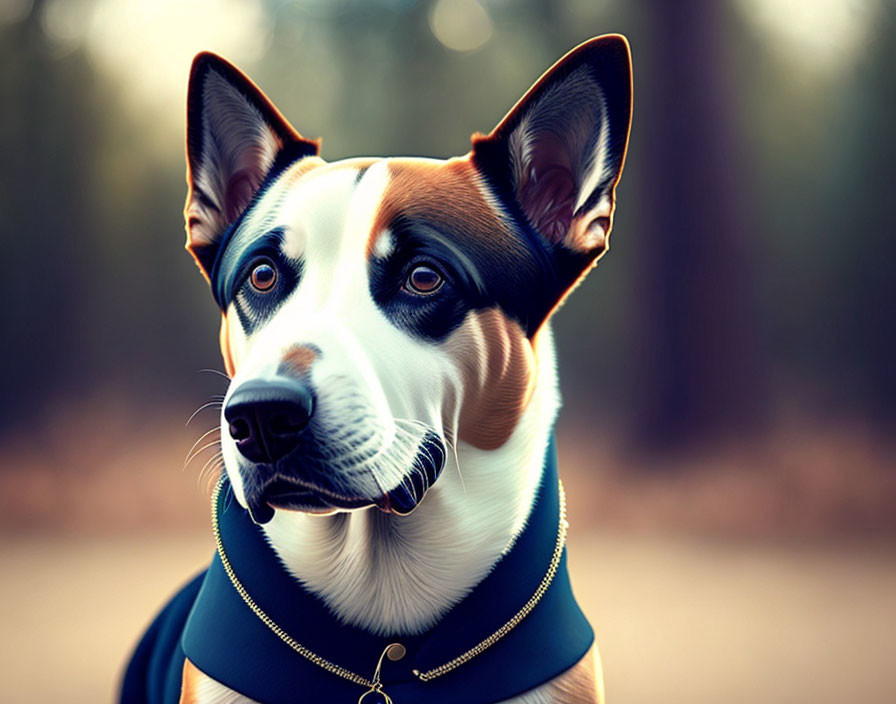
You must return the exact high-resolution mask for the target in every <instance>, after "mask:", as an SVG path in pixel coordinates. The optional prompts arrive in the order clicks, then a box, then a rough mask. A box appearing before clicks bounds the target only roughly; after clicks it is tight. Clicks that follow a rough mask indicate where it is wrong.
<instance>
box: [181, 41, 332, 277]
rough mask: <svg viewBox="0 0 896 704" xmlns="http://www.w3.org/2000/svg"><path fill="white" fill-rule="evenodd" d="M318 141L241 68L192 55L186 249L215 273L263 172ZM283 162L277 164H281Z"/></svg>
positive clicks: (314, 149) (313, 148)
mask: <svg viewBox="0 0 896 704" xmlns="http://www.w3.org/2000/svg"><path fill="white" fill-rule="evenodd" d="M319 147H320V142H319V141H311V140H307V139H305V138H304V137H302V136H301V135H300V134H299V133H298V132H297V131H296V130H295V129H294V128H293V127H292V126H291V125H290V124H289V122H287V121H286V118H284V117H283V115H281V114H280V112H279V111H278V110H277V108H275V107H274V105H273V104H272V103H271V101H270V100H268V98H267V97H266V96H265V95H264V93H262V92H261V90H260V89H259V88H258V86H256V85H255V84H254V83H253V82H252V81H251V80H250V79H249V78H247V77H246V76H245V75H244V74H243V73H242V72H241V71H240V70H239V69H237V68H236V67H235V66H233V65H232V64H230V63H229V62H227V61H226V60H224V59H222V58H221V57H220V56H217V55H216V54H212V53H210V52H203V53H201V54H198V55H197V56H196V58H195V59H193V66H192V68H191V70H190V84H189V90H188V95H187V184H188V186H189V191H188V193H187V203H186V206H185V209H184V218H185V220H186V226H187V250H188V251H189V252H190V253H191V254H192V255H193V256H194V257H195V259H196V262H197V263H198V264H199V268H200V269H201V270H202V272H203V274H204V275H205V277H206V278H209V275H210V273H211V269H212V266H213V264H214V261H215V258H216V256H217V253H218V245H219V243H220V238H221V235H222V234H223V233H224V231H225V230H226V229H227V227H228V226H229V225H230V224H232V223H233V222H234V221H235V220H237V219H238V218H239V216H240V215H241V214H242V213H243V211H244V210H245V209H246V206H248V205H249V203H250V202H251V200H252V198H253V197H254V196H255V194H256V193H257V192H258V190H259V188H260V187H261V185H262V183H263V182H264V180H265V178H266V177H267V176H268V175H269V174H270V173H271V172H272V171H274V170H279V168H283V167H285V166H286V165H288V164H290V163H292V162H294V161H296V160H297V159H301V158H303V157H305V156H313V155H317V153H318V151H319ZM278 167H279V168H278Z"/></svg>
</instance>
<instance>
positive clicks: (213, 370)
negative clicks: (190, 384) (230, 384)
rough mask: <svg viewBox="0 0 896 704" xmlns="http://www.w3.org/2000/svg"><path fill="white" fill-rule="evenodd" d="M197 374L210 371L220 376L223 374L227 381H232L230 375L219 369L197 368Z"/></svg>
mask: <svg viewBox="0 0 896 704" xmlns="http://www.w3.org/2000/svg"><path fill="white" fill-rule="evenodd" d="M196 373H197V374H202V373H208V374H217V375H218V376H223V377H224V378H225V379H227V381H230V377H229V376H227V375H226V374H225V373H224V372H222V371H221V370H219V369H197V370H196Z"/></svg>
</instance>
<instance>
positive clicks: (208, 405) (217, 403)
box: [184, 396, 224, 428]
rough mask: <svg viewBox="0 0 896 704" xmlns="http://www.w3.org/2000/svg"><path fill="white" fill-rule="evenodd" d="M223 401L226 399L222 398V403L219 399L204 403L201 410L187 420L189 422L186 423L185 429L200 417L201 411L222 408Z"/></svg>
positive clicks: (198, 409)
mask: <svg viewBox="0 0 896 704" xmlns="http://www.w3.org/2000/svg"><path fill="white" fill-rule="evenodd" d="M223 400H224V397H223V396H222V397H221V400H220V401H219V400H217V399H212V400H211V401H208V402H207V403H203V404H202V405H201V406H200V407H199V408H197V409H196V410H195V411H193V415H191V416H190V417H189V418H188V419H187V422H186V423H184V427H185V428H186V427H187V426H188V425H189V424H190V421H192V420H193V419H194V418H195V417H196V416H197V415H199V413H200V412H201V411H204V410H205V409H206V408H213V407H215V408H220V407H221V405H222V401H223Z"/></svg>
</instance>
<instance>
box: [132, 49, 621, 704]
mask: <svg viewBox="0 0 896 704" xmlns="http://www.w3.org/2000/svg"><path fill="white" fill-rule="evenodd" d="M630 120H631V58H630V51H629V47H628V43H627V41H626V40H625V38H624V37H622V36H620V35H605V36H601V37H597V38H594V39H592V40H590V41H587V42H585V43H584V44H581V45H580V46H578V47H577V48H575V49H573V50H572V51H570V52H569V53H568V54H567V55H566V56H564V57H563V58H562V59H560V60H559V61H558V62H557V63H556V64H555V65H554V66H553V67H552V68H550V69H549V70H548V71H547V72H546V73H545V74H544V75H543V76H542V77H541V78H540V79H539V80H538V81H537V82H536V83H535V84H534V86H533V87H532V88H531V89H530V90H529V91H528V92H527V93H526V94H525V95H524V96H523V97H522V98H521V99H520V101H519V102H518V103H517V104H516V105H515V106H514V107H513V108H512V109H511V110H510V112H509V113H508V114H507V115H506V117H504V119H503V120H502V121H501V122H500V124H499V125H498V126H497V127H496V128H495V129H494V130H492V131H491V132H490V133H489V134H487V135H486V134H476V135H474V136H473V138H472V149H471V151H470V152H469V153H468V154H467V155H465V156H463V157H459V158H453V159H448V160H444V161H443V160H435V159H423V158H355V159H348V160H343V161H336V162H333V163H328V162H325V161H324V160H323V159H321V158H320V157H319V156H318V152H319V141H313V140H309V139H306V138H305V137H302V136H301V135H300V134H299V132H297V131H296V130H295V129H294V128H293V127H292V126H291V125H290V124H289V123H288V122H287V121H286V119H285V118H284V117H283V116H282V115H281V114H280V112H278V110H277V109H276V108H275V107H274V105H273V104H272V103H271V102H270V101H269V100H268V99H267V98H266V97H265V95H264V94H263V93H262V92H261V91H260V90H259V88H258V87H256V86H255V84H253V83H252V82H251V81H250V80H249V79H248V78H247V77H246V76H245V75H243V74H242V73H241V72H240V71H239V70H238V69H236V68H235V67H234V66H232V65H231V64H229V63H228V62H226V61H225V60H224V59H222V58H220V57H218V56H216V55H213V54H210V53H203V54H200V55H198V56H197V57H196V59H195V60H194V62H193V66H192V70H191V75H190V83H189V94H188V117H187V123H188V124H187V160H188V173H187V180H188V185H189V192H188V197H187V203H186V207H185V218H186V228H187V245H186V247H187V249H188V250H189V252H190V253H191V254H192V255H193V257H194V258H195V261H196V263H197V264H198V266H199V269H200V271H201V272H202V274H203V275H204V276H205V278H206V279H207V280H208V282H209V284H210V285H211V289H212V293H213V295H214V298H215V300H216V302H217V303H218V305H219V307H220V309H221V313H222V317H221V329H220V346H221V352H222V355H223V359H224V364H225V367H226V370H227V374H228V376H229V377H230V385H229V388H228V391H227V394H226V396H225V400H224V403H223V408H222V417H221V449H222V452H223V464H224V469H225V471H224V473H223V474H224V476H223V477H222V480H221V484H219V487H218V489H217V490H216V492H215V497H214V499H213V519H214V528H215V536H216V545H217V548H218V550H217V551H216V555H215V558H214V560H213V563H212V566H211V567H210V568H209V570H208V571H207V572H204V573H203V574H201V575H199V576H198V577H197V578H196V579H194V580H193V581H192V582H191V583H190V584H189V585H187V587H185V588H184V589H183V590H182V591H181V592H180V593H179V594H178V596H177V597H176V598H175V599H174V600H172V602H170V603H169V604H168V606H167V607H165V609H164V610H163V611H162V613H161V614H160V615H159V616H158V617H157V619H156V621H155V622H154V623H153V626H152V627H151V628H150V630H149V631H148V632H147V634H146V635H145V636H144V638H143V640H142V641H141V643H140V645H139V646H138V648H137V651H136V653H135V655H134V657H133V658H132V660H131V662H130V665H129V666H128V669H127V672H126V675H125V678H124V684H123V689H122V701H123V702H144V701H145V702H166V703H168V702H173V701H180V702H182V703H183V704H223V703H228V704H236V703H245V702H253V701H262V702H280V701H283V702H286V701H299V702H304V701H320V700H325V701H334V702H335V701H352V702H354V701H359V702H363V703H365V704H374V703H375V702H381V703H382V702H395V704H405V703H406V702H433V703H434V704H438V702H464V703H466V704H476V703H477V702H497V701H503V702H513V704H548V703H551V704H579V703H582V704H584V703H586V702H587V703H589V704H590V703H594V702H601V701H603V685H602V678H601V673H600V667H599V663H598V657H597V651H596V649H595V647H594V645H593V634H592V632H591V629H590V627H589V626H588V625H587V621H585V619H584V617H583V616H582V614H581V611H580V610H579V609H578V607H577V605H576V604H575V600H574V598H573V596H572V592H571V590H570V588H569V584H568V576H567V574H566V566H565V550H564V539H565V525H566V524H565V518H564V509H563V494H562V488H560V486H559V485H558V484H557V479H556V476H555V475H556V466H555V455H554V449H553V441H552V428H553V425H554V422H555V418H556V416H557V413H558V410H559V407H560V398H559V392H558V382H557V373H556V366H555V354H554V342H553V338H552V334H551V330H550V317H551V315H552V313H553V312H554V311H555V310H556V309H557V308H558V307H559V306H560V305H561V303H562V302H563V301H564V299H565V297H566V296H567V295H568V294H569V293H570V291H572V289H574V288H575V287H576V285H577V284H578V283H579V282H580V281H581V280H582V278H583V277H584V276H585V274H586V273H587V272H588V271H589V270H590V269H591V268H592V267H593V266H595V265H596V263H597V261H598V259H600V258H601V257H602V255H603V254H605V253H606V251H607V250H608V246H609V235H610V230H611V226H612V221H613V213H614V208H615V188H616V185H617V183H618V181H619V178H620V174H621V172H622V168H623V163H624V160H625V152H626V148H627V144H628V135H629V128H630ZM426 668H429V669H426Z"/></svg>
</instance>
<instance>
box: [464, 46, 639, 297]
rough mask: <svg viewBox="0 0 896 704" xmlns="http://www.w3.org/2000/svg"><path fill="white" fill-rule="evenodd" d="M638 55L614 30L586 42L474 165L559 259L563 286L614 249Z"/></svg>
mask: <svg viewBox="0 0 896 704" xmlns="http://www.w3.org/2000/svg"><path fill="white" fill-rule="evenodd" d="M631 101H632V84H631V54H630V50H629V46H628V42H627V41H626V39H625V37H623V36H621V35H618V34H609V35H604V36H601V37H596V38H594V39H591V40H589V41H587V42H585V43H584V44H581V45H579V46H578V47H576V48H575V49H573V50H572V51H570V52H569V53H568V54H566V56H564V57H563V58H562V59H560V60H559V61H558V62H557V63H556V64H554V66H552V67H551V68H550V69H548V71H547V72H545V74H544V75H543V76H542V77H541V78H540V79H539V80H538V81H537V82H536V83H535V85H533V86H532V88H531V89H529V91H528V92H527V93H526V94H525V95H524V96H523V97H522V98H521V99H520V100H519V102H518V103H517V104H516V105H515V106H514V107H513V108H512V109H511V110H510V112H509V113H507V115H506V117H505V118H504V119H503V120H502V121H501V123H500V124H499V125H498V126H497V127H495V129H494V130H492V132H491V133H489V134H488V135H485V136H483V135H474V137H473V152H472V153H473V160H474V163H475V164H476V166H477V167H478V168H479V170H480V171H481V172H482V173H483V174H484V176H485V177H486V180H487V181H488V183H489V184H490V185H491V187H492V188H493V189H494V191H495V192H496V194H497V195H498V196H499V197H500V198H501V200H502V201H503V202H504V204H505V205H506V206H507V208H508V210H509V212H510V213H511V214H512V215H513V216H514V217H515V218H516V219H517V221H518V222H520V223H521V225H522V229H523V231H525V232H528V233H534V234H535V240H536V242H533V245H534V246H536V247H540V248H544V249H546V250H547V252H548V253H549V254H550V255H553V259H554V264H555V267H556V268H557V273H558V275H559V277H560V281H559V282H558V283H559V284H560V286H561V288H562V290H564V291H565V290H567V289H568V288H569V287H571V286H572V285H573V284H574V283H575V282H576V281H577V280H578V279H579V277H580V276H581V275H582V274H583V272H584V271H586V270H587V268H588V267H589V266H590V265H591V264H593V263H594V262H595V261H596V260H597V258H598V257H600V256H601V255H602V254H603V253H604V252H605V251H606V249H607V247H608V237H609V233H610V227H611V224H612V215H613V209H614V205H615V188H616V184H617V183H618V181H619V177H620V175H621V173H622V166H623V163H624V161H625V151H626V147H627V144H628V135H629V129H630V124H631V104H632V102H631Z"/></svg>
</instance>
